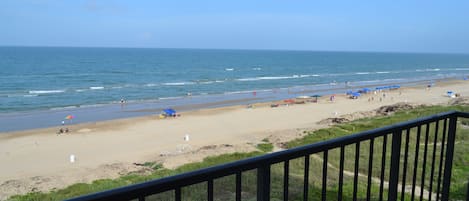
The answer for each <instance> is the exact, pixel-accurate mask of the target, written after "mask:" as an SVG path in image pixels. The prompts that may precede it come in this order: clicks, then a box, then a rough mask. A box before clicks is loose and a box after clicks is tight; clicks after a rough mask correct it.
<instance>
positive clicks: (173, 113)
mask: <svg viewBox="0 0 469 201" xmlns="http://www.w3.org/2000/svg"><path fill="white" fill-rule="evenodd" d="M163 112H164V113H165V115H167V116H174V115H176V110H174V109H171V108H168V109H164V110H163Z"/></svg>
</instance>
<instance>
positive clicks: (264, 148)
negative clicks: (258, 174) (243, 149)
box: [256, 141, 274, 153]
mask: <svg viewBox="0 0 469 201" xmlns="http://www.w3.org/2000/svg"><path fill="white" fill-rule="evenodd" d="M264 142H265V141H264ZM256 147H257V149H259V150H261V151H262V152H265V153H269V152H272V150H274V145H273V144H272V143H269V142H268V141H267V143H261V144H257V146H256Z"/></svg>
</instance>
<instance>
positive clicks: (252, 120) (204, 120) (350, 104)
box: [0, 80, 469, 200]
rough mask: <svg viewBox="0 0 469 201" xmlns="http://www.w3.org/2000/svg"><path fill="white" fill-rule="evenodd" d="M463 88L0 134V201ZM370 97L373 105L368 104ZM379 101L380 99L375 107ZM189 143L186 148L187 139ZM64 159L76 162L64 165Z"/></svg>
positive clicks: (456, 83) (243, 148) (281, 137)
mask: <svg viewBox="0 0 469 201" xmlns="http://www.w3.org/2000/svg"><path fill="white" fill-rule="evenodd" d="M468 86H469V82H468V81H460V80H453V81H446V82H437V83H436V85H435V86H433V87H432V88H430V89H429V90H428V89H427V88H426V87H425V86H422V85H420V86H415V87H409V88H403V89H399V90H393V91H384V92H383V93H385V97H384V98H383V93H377V94H373V93H370V94H366V95H363V96H361V97H360V98H358V99H348V98H347V97H346V96H345V95H337V96H336V98H335V101H334V102H331V101H329V96H323V97H321V98H319V101H318V103H309V102H308V103H306V104H292V105H288V106H286V105H283V104H284V103H283V102H281V101H278V103H279V104H280V106H279V107H274V108H271V107H270V105H271V104H272V102H268V103H257V104H254V105H253V107H252V108H247V107H246V105H240V106H230V107H224V108H215V109H202V110H198V111H191V112H185V113H182V114H181V116H180V117H177V118H167V119H159V118H158V115H157V114H155V115H152V116H144V117H138V118H130V119H120V120H112V121H103V122H95V123H87V124H80V125H71V126H69V127H68V128H69V129H70V132H69V133H67V134H61V135H57V134H56V132H57V130H58V129H59V128H58V127H54V128H47V129H36V130H28V131H21V132H12V133H0V163H1V171H0V172H1V173H0V200H4V199H6V198H7V197H8V196H10V195H14V194H23V193H27V192H31V191H48V190H51V189H54V188H63V187H65V186H67V185H71V184H74V183H77V182H91V181H93V180H96V179H100V178H115V177H118V176H120V175H123V174H126V173H129V172H132V171H141V170H142V169H143V168H144V167H142V166H138V165H134V164H135V163H137V164H139V163H143V162H147V161H157V162H160V163H162V164H163V165H164V166H165V167H167V168H174V167H177V166H179V165H181V164H184V163H189V162H194V161H200V160H201V159H203V158H204V157H206V156H209V155H218V154H221V153H230V152H247V151H252V150H255V145H256V144H258V143H260V142H261V141H262V140H263V139H265V138H269V140H270V141H271V142H274V143H277V144H279V143H282V142H286V141H288V140H291V139H294V138H298V137H300V136H301V135H302V131H304V130H313V129H317V128H321V127H324V126H326V125H320V124H318V122H319V121H321V120H323V119H326V118H330V117H337V116H342V115H347V114H352V113H356V112H366V111H371V110H374V109H377V108H379V107H381V106H384V105H391V104H394V103H398V102H406V103H411V104H426V105H434V104H447V103H448V101H450V98H449V97H448V96H446V92H447V91H450V90H451V91H454V92H455V93H459V94H460V95H461V96H462V97H467V95H468V94H469V87H468ZM371 97H373V99H374V100H373V101H370V99H371ZM380 99H382V100H381V101H380ZM186 135H188V136H189V140H188V141H185V140H184V138H185V136H186ZM70 155H74V156H75V157H76V161H75V162H74V163H71V162H70Z"/></svg>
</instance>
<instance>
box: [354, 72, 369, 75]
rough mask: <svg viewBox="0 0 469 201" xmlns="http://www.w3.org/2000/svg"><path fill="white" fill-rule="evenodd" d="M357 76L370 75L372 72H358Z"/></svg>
mask: <svg viewBox="0 0 469 201" xmlns="http://www.w3.org/2000/svg"><path fill="white" fill-rule="evenodd" d="M355 74H356V75H368V74H370V72H357V73H355Z"/></svg>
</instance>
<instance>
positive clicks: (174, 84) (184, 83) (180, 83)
mask: <svg viewBox="0 0 469 201" xmlns="http://www.w3.org/2000/svg"><path fill="white" fill-rule="evenodd" d="M191 84H194V83H193V82H167V83H163V85H166V86H183V85H191Z"/></svg>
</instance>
